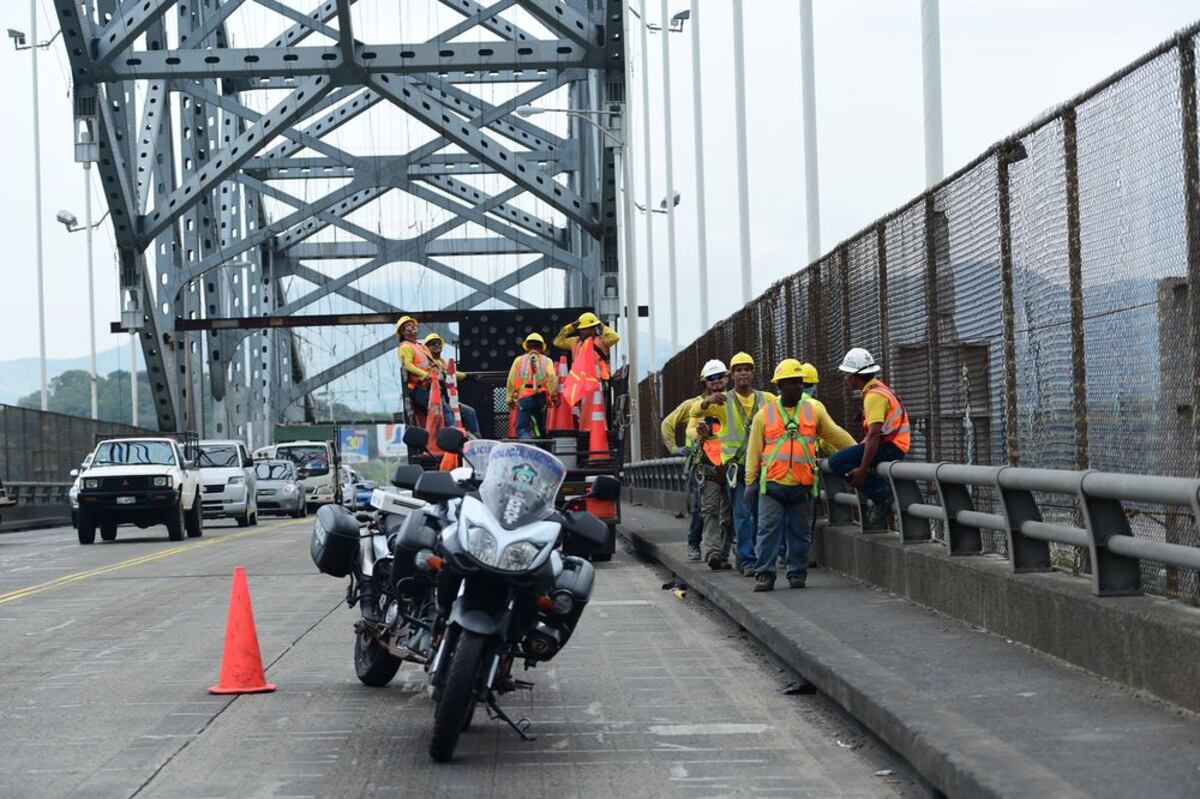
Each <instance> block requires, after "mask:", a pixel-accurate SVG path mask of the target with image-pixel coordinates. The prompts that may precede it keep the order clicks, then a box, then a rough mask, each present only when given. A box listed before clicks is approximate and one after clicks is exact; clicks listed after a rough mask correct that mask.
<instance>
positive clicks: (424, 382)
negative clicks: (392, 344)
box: [396, 316, 437, 421]
mask: <svg viewBox="0 0 1200 799" xmlns="http://www.w3.org/2000/svg"><path fill="white" fill-rule="evenodd" d="M419 329H420V326H419V324H418V323H417V320H416V319H414V318H413V317H411V316H401V317H400V318H399V319H398V320H397V321H396V338H398V339H400V344H399V346H397V347H396V357H397V358H398V359H399V360H400V370H401V372H402V373H403V377H404V395H405V396H406V397H407V398H408V399H409V400H410V401H411V402H412V404H413V408H415V409H416V410H417V411H419V412H420V414H421V415H422V416H424V414H425V413H426V411H428V410H429V385H430V378H431V377H432V375H433V373H434V372H435V371H436V370H437V364H436V363H434V360H433V356H432V355H430V353H429V348H428V347H426V346H425V345H424V344H422V343H421V342H419V341H417V332H418V331H419ZM410 421H411V420H410Z"/></svg>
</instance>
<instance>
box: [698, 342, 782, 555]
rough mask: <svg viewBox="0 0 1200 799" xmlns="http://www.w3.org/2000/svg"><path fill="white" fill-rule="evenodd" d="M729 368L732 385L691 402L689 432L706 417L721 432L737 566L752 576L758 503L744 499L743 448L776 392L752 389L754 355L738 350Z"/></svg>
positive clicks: (701, 423) (711, 433)
mask: <svg viewBox="0 0 1200 799" xmlns="http://www.w3.org/2000/svg"><path fill="white" fill-rule="evenodd" d="M729 367H730V374H732V376H733V388H732V389H730V390H727V391H724V392H722V393H718V394H713V395H711V396H709V397H707V398H703V399H701V400H700V401H699V402H696V403H694V404H693V405H692V410H691V421H690V423H689V425H688V431H689V433H693V432H694V431H698V430H699V429H700V426H701V425H703V424H704V421H703V420H704V419H705V418H706V417H708V418H712V419H715V420H716V422H717V426H718V427H719V429H720V432H719V433H716V434H715V435H716V436H717V437H718V438H719V439H720V441H721V455H722V462H723V463H724V464H725V479H726V483H727V486H728V491H729V506H730V509H731V511H732V513H733V538H734V545H735V547H736V549H737V568H738V572H739V573H741V574H744V575H745V576H747V577H753V576H754V568H755V565H756V562H757V559H756V558H755V557H754V539H755V535H756V532H757V530H756V524H755V511H756V507H757V503H755V502H747V501H746V497H745V490H744V486H745V482H746V447H747V441H748V438H749V435H750V423H751V421H752V420H753V419H754V415H755V414H756V413H758V411H759V409H760V408H762V407H763V405H765V404H766V403H768V402H774V401H775V395H774V394H772V393H771V392H769V391H759V390H756V389H755V388H754V358H752V357H750V355H749V353H745V352H739V353H738V354H737V355H734V356H733V358H732V359H730V361H729ZM705 432H706V433H707V435H708V436H712V435H714V434H713V432H712V430H711V428H710V427H708V426H706V427H705Z"/></svg>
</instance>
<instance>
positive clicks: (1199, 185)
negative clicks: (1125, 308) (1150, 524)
mask: <svg viewBox="0 0 1200 799" xmlns="http://www.w3.org/2000/svg"><path fill="white" fill-rule="evenodd" d="M1179 99H1180V106H1181V107H1182V109H1183V189H1184V201H1185V203H1186V213H1185V222H1186V226H1187V261H1188V273H1187V274H1188V306H1189V308H1190V311H1191V312H1190V313H1189V314H1188V325H1189V328H1190V329H1189V331H1188V332H1189V334H1190V335H1189V338H1190V341H1191V345H1192V447H1191V449H1192V473H1193V474H1197V473H1200V136H1198V135H1197V132H1196V126H1197V124H1198V120H1197V108H1196V105H1197V104H1196V44H1195V41H1194V40H1193V39H1192V37H1190V36H1185V37H1183V38H1182V39H1181V40H1180V42H1179Z"/></svg>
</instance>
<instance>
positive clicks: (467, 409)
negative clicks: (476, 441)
mask: <svg viewBox="0 0 1200 799" xmlns="http://www.w3.org/2000/svg"><path fill="white" fill-rule="evenodd" d="M421 343H422V344H424V345H425V347H426V348H427V349H428V350H429V355H430V357H431V358H432V359H433V363H434V364H436V365H437V367H438V371H439V374H440V379H441V380H442V382H443V385H444V383H445V380H446V375H447V374H448V373H449V372H448V371H447V368H446V360H445V359H444V358H443V357H442V347H444V346H445V342H444V341H443V340H442V337H441V336H439V335H438V334H437V333H430V334H429V335H428V336H426V337H425V339H424V340H423V341H422V342H421ZM454 379H455V380H456V381H462V380H466V379H467V373H466V372H464V371H462V370H461V369H459V368H458V364H457V363H455V364H454ZM458 409H459V411H460V412H461V413H462V423H463V427H465V428H466V429H467V432H469V433H470V434H471V435H473V436H475V437H476V438H478V437H479V435H480V433H479V415H478V414H477V413H475V408H473V407H472V406H470V405H468V404H467V403H465V402H460V403H458ZM446 424H447V425H448V426H451V427H452V426H453V421H452V420H447V421H446Z"/></svg>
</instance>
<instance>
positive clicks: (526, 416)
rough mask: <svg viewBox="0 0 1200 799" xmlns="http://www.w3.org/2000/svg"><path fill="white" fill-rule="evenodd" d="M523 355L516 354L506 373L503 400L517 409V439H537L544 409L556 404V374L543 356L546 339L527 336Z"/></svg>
mask: <svg viewBox="0 0 1200 799" xmlns="http://www.w3.org/2000/svg"><path fill="white" fill-rule="evenodd" d="M521 347H522V348H523V349H524V350H525V352H526V354H525V355H518V356H517V357H516V359H515V360H514V361H513V364H512V368H510V369H509V370H508V383H507V384H506V388H505V392H504V393H505V398H506V399H507V400H508V405H509V407H510V408H511V407H513V406H516V409H517V438H534V437H535V434H536V436H537V437H541V435H542V433H543V432H544V431H545V429H546V406H547V405H549V404H558V402H559V397H558V374H557V373H556V372H555V371H554V361H552V360H550V359H549V358H547V357H546V356H545V355H544V354H543V353H544V351H545V349H546V339H544V338H542V336H541V334H540V333H530V334H529V335H528V336H526V337H525V341H524V342H522V343H521Z"/></svg>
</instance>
